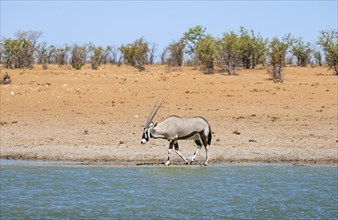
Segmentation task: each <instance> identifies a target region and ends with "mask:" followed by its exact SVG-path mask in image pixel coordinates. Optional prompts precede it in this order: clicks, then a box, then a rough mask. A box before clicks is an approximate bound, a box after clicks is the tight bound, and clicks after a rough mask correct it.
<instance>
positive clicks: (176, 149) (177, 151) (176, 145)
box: [175, 141, 188, 164]
mask: <svg viewBox="0 0 338 220" xmlns="http://www.w3.org/2000/svg"><path fill="white" fill-rule="evenodd" d="M175 151H176V153H177V154H178V155H179V156H180V157H181V158H182V159H183V160H184V161H185V163H186V164H188V160H187V158H185V157H184V156H183V154H182V153H181V152H180V150H179V147H178V143H177V141H175Z"/></svg>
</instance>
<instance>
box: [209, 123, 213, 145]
mask: <svg viewBox="0 0 338 220" xmlns="http://www.w3.org/2000/svg"><path fill="white" fill-rule="evenodd" d="M211 138H212V134H211V128H210V126H209V134H208V145H210V144H211Z"/></svg>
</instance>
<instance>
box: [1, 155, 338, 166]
mask: <svg viewBox="0 0 338 220" xmlns="http://www.w3.org/2000/svg"><path fill="white" fill-rule="evenodd" d="M164 162H165V161H163V162H159V161H155V160H147V161H140V160H135V161H123V160H116V161H97V160H96V161H95V160H93V161H88V160H82V161H78V160H52V159H51V160H41V159H33V158H25V159H23V158H22V157H20V158H0V165H22V166H93V167H95V166H97V167H166V166H165V165H164ZM269 165H281V166H324V167H338V162H337V161H277V160H276V161H250V160H238V161H215V162H213V161H209V164H208V166H207V167H214V166H269ZM199 166H201V167H204V165H203V162H202V161H201V162H198V161H197V162H195V163H194V164H185V163H184V162H180V161H173V162H172V163H171V164H170V166H169V167H199Z"/></svg>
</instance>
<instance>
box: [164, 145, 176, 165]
mask: <svg viewBox="0 0 338 220" xmlns="http://www.w3.org/2000/svg"><path fill="white" fill-rule="evenodd" d="M173 146H174V142H173V141H170V143H169V149H168V159H167V161H166V162H165V164H164V165H166V166H169V164H170V154H171V151H172V149H173Z"/></svg>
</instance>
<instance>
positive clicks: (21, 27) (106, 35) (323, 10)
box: [1, 0, 338, 49]
mask: <svg viewBox="0 0 338 220" xmlns="http://www.w3.org/2000/svg"><path fill="white" fill-rule="evenodd" d="M337 13H338V0H332V1H304V0H301V1H273V0H270V1H267V0H266V1H250V0H246V1H192V0H190V1H154V0H153V1H55V0H54V1H52V0H50V1H15V0H14V1H13V0H12V1H9V0H1V37H2V38H3V37H6V38H13V37H14V33H16V32H18V31H28V30H34V31H42V33H43V35H42V37H41V38H40V42H42V41H46V42H47V44H48V45H51V44H53V45H56V46H62V45H64V44H65V43H67V44H69V45H72V44H74V43H78V44H84V43H88V42H92V43H94V44H95V45H97V46H99V45H100V46H107V45H110V46H120V45H121V44H127V43H132V42H133V41H135V40H136V39H137V38H140V37H144V39H145V40H147V41H148V42H150V43H155V44H156V45H157V46H158V48H160V49H161V48H164V47H166V46H167V45H169V44H170V43H172V42H173V41H177V40H178V39H179V38H181V37H182V36H183V33H184V32H186V31H188V29H189V28H191V27H194V26H196V25H202V26H203V27H205V28H206V32H207V33H208V34H211V35H212V36H213V37H216V38H217V37H222V34H223V33H224V32H229V31H235V32H238V31H239V28H240V26H243V27H245V28H246V29H247V30H254V31H255V33H256V34H258V33H259V34H260V35H261V36H262V37H264V38H269V39H272V38H273V37H279V38H281V37H283V36H284V35H286V34H288V33H291V34H292V35H293V36H294V37H297V38H298V37H302V39H303V41H305V42H310V43H315V42H316V41H317V40H318V37H319V31H321V30H329V29H335V30H337V20H338V15H337Z"/></svg>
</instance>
